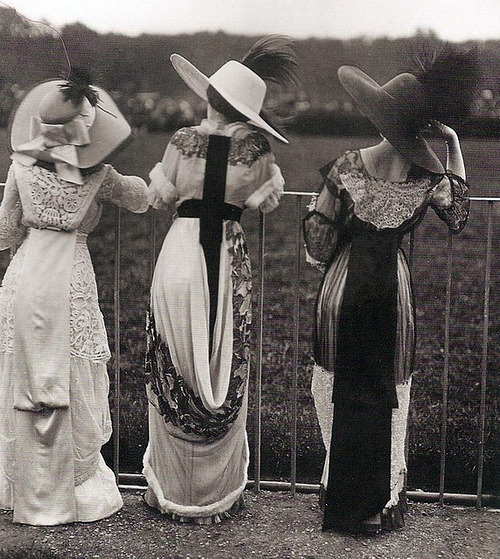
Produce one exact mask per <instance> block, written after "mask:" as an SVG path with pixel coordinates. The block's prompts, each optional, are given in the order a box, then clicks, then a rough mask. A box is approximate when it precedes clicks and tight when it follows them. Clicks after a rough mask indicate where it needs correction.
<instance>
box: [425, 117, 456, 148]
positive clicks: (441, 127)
mask: <svg viewBox="0 0 500 559" xmlns="http://www.w3.org/2000/svg"><path fill="white" fill-rule="evenodd" d="M425 130H426V131H427V132H429V133H430V135H431V136H434V137H437V138H443V139H444V140H445V142H446V143H448V142H450V141H452V140H456V139H458V136H457V133H456V132H455V130H453V128H451V127H450V126H448V125H446V124H443V123H442V122H439V120H429V122H428V123H427V127H426V129H425Z"/></svg>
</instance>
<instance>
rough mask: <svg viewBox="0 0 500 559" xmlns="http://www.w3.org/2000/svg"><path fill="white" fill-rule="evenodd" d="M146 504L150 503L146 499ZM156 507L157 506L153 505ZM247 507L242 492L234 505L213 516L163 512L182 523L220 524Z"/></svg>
mask: <svg viewBox="0 0 500 559" xmlns="http://www.w3.org/2000/svg"><path fill="white" fill-rule="evenodd" d="M144 500H145V502H146V504H148V506H151V505H149V503H148V502H147V501H146V499H144ZM153 508H156V507H153ZM244 508H245V499H244V497H243V493H241V494H240V496H239V497H238V499H237V501H236V502H235V503H233V506H232V507H231V508H230V509H229V510H226V511H224V512H219V513H217V514H212V515H211V516H183V515H181V514H175V513H168V512H167V513H163V514H164V515H165V516H166V517H167V518H169V519H170V520H173V521H174V522H179V523H181V524H200V525H210V524H220V523H221V522H223V521H224V520H227V519H228V518H234V516H235V515H236V513H238V512H239V511H240V510H242V509H244Z"/></svg>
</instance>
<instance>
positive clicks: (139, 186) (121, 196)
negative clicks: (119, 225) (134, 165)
mask: <svg viewBox="0 0 500 559" xmlns="http://www.w3.org/2000/svg"><path fill="white" fill-rule="evenodd" d="M106 167H107V168H108V172H107V174H106V176H105V178H104V180H103V181H102V184H101V187H100V188H99V192H98V193H97V196H96V200H97V201H98V202H108V203H111V204H115V205H116V206H120V207H121V208H127V210H130V211H131V212H134V213H143V212H145V211H147V209H148V207H149V204H148V187H147V185H146V183H145V181H144V180H143V179H141V178H140V177H134V176H126V175H120V173H118V172H117V171H115V169H114V168H113V167H111V165H106Z"/></svg>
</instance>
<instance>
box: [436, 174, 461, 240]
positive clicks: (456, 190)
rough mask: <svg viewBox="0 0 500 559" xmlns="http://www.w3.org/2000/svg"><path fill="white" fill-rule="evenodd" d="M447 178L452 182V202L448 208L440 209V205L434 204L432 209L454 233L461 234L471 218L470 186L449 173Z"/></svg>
mask: <svg viewBox="0 0 500 559" xmlns="http://www.w3.org/2000/svg"><path fill="white" fill-rule="evenodd" d="M445 176H446V177H448V179H449V181H450V186H451V194H452V202H451V204H450V205H449V206H448V207H439V205H438V204H432V207H433V209H434V211H435V212H436V214H437V215H438V217H439V218H440V219H442V220H443V221H444V222H445V223H446V224H447V225H448V227H449V228H450V230H451V232H452V233H460V232H461V231H462V229H463V228H464V227H465V224H466V223H467V220H468V218H469V208H470V199H469V185H468V183H467V181H465V180H464V179H463V178H462V177H459V176H458V175H455V174H453V173H451V172H449V171H447V172H446V174H445Z"/></svg>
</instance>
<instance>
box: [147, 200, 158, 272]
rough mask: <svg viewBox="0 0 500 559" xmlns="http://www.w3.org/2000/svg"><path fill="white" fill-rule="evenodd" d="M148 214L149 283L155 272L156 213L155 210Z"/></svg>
mask: <svg viewBox="0 0 500 559" xmlns="http://www.w3.org/2000/svg"><path fill="white" fill-rule="evenodd" d="M149 212H150V221H149V228H150V239H151V243H150V253H149V276H150V277H149V279H150V283H151V281H152V280H153V274H154V271H155V263H156V242H157V239H156V236H157V231H156V211H155V210H149Z"/></svg>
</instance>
